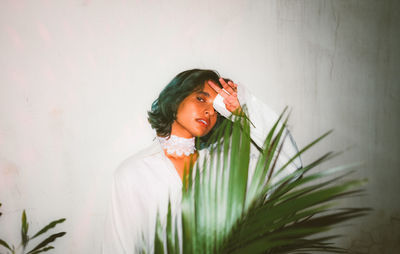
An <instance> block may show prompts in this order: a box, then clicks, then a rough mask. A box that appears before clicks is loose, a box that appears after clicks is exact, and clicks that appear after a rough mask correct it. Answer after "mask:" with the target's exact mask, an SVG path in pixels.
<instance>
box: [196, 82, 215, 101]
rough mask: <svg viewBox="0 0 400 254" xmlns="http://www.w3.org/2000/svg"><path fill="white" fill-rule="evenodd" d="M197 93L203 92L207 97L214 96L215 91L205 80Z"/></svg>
mask: <svg viewBox="0 0 400 254" xmlns="http://www.w3.org/2000/svg"><path fill="white" fill-rule="evenodd" d="M197 93H199V94H203V95H205V96H207V97H213V98H214V97H215V96H217V92H216V91H215V90H214V88H212V87H211V86H210V85H209V84H208V83H207V82H205V84H204V86H203V88H202V89H201V90H199V91H197Z"/></svg>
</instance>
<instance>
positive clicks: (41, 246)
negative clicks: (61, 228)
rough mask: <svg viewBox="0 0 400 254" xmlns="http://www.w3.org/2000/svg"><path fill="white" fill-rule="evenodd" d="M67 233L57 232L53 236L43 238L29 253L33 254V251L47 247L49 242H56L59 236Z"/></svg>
mask: <svg viewBox="0 0 400 254" xmlns="http://www.w3.org/2000/svg"><path fill="white" fill-rule="evenodd" d="M65 234H66V233H65V232H59V233H56V234H52V235H51V236H49V237H47V238H46V239H45V240H43V241H42V242H41V243H39V244H38V245H37V246H36V247H35V248H33V249H32V250H31V251H29V252H28V253H27V254H32V253H33V252H35V251H37V250H39V249H41V248H43V247H46V245H47V244H49V243H51V242H54V241H55V240H56V239H57V238H59V237H62V236H64V235H65Z"/></svg>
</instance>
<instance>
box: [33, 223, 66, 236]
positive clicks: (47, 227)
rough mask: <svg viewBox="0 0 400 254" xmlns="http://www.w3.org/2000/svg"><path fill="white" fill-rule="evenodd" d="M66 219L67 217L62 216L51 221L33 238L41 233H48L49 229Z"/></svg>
mask: <svg viewBox="0 0 400 254" xmlns="http://www.w3.org/2000/svg"><path fill="white" fill-rule="evenodd" d="M65 220H66V219H65V218H62V219H59V220H55V221H52V222H50V223H49V224H48V225H47V226H45V227H44V228H42V229H41V230H39V231H38V232H37V233H36V234H35V235H34V236H33V237H32V238H31V239H34V238H36V237H38V236H39V235H41V234H43V233H46V232H47V231H48V230H49V229H52V228H54V227H55V226H56V225H57V224H59V223H63V222H64V221H65Z"/></svg>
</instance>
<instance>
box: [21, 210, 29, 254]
mask: <svg viewBox="0 0 400 254" xmlns="http://www.w3.org/2000/svg"><path fill="white" fill-rule="evenodd" d="M28 229H29V224H28V222H27V220H26V213H25V210H24V211H23V212H22V218H21V239H22V246H23V248H24V249H25V247H26V245H27V243H28V241H29V236H28Z"/></svg>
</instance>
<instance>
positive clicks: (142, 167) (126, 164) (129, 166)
mask: <svg viewBox="0 0 400 254" xmlns="http://www.w3.org/2000/svg"><path fill="white" fill-rule="evenodd" d="M160 152H162V150H161V147H160V145H159V144H158V143H157V142H153V143H152V144H151V145H149V146H147V147H145V148H144V149H142V150H140V151H139V152H137V153H135V154H133V155H131V156H129V157H128V158H126V159H125V160H123V161H122V163H120V165H119V166H118V167H117V169H116V171H115V172H114V176H115V177H116V178H126V177H129V178H131V177H132V176H139V175H140V174H143V173H146V172H148V170H146V169H147V168H148V167H151V165H152V164H151V162H152V161H154V160H156V159H157V157H158V156H159V155H160ZM149 162H150V163H149Z"/></svg>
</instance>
